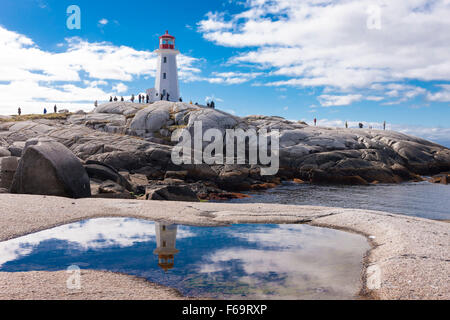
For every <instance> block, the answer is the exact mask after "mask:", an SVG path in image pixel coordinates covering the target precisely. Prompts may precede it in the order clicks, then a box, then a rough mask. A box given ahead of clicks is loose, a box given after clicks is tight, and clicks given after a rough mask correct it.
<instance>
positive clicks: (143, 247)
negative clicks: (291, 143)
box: [0, 218, 369, 299]
mask: <svg viewBox="0 0 450 320" xmlns="http://www.w3.org/2000/svg"><path fill="white" fill-rule="evenodd" d="M368 249H369V244H368V243H367V241H366V239H365V238H364V237H363V236H360V235H356V234H351V233H347V232H342V231H337V230H332V229H326V228H318V227H312V226H308V225H258V224H246V225H233V226H229V227H193V226H183V225H170V224H165V223H154V222H149V221H145V220H137V219H131V218H104V219H91V220H86V221H82V222H78V223H73V224H69V225H64V226H60V227H57V228H53V229H50V230H45V231H42V232H38V233H34V234H30V235H27V236H24V237H21V238H17V239H13V240H9V241H5V242H1V243H0V272H1V271H4V272H23V271H58V270H66V269H67V268H68V267H69V266H71V265H77V266H79V267H80V268H81V269H93V270H107V271H113V272H121V273H126V274H129V275H135V276H139V277H143V278H146V279H148V280H149V281H151V282H155V283H159V284H162V285H165V286H169V287H173V288H176V289H178V290H179V291H180V292H181V293H183V294H184V295H187V296H191V297H210V298H219V299H352V298H355V297H356V295H357V294H358V291H359V289H360V287H361V270H362V263H363V257H364V254H365V253H366V252H367V250H368ZM81 281H83V279H81ZM106 285H108V284H107V283H105V286H106Z"/></svg>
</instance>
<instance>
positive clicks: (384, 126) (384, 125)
mask: <svg viewBox="0 0 450 320" xmlns="http://www.w3.org/2000/svg"><path fill="white" fill-rule="evenodd" d="M314 126H317V118H314ZM358 127H359V128H360V129H363V128H364V124H363V123H362V122H360V123H359V124H358ZM345 128H346V129H348V122H347V121H345ZM369 129H370V130H372V126H369ZM383 130H386V121H384V122H383Z"/></svg>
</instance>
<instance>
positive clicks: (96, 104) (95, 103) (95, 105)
mask: <svg viewBox="0 0 450 320" xmlns="http://www.w3.org/2000/svg"><path fill="white" fill-rule="evenodd" d="M94 107H96V108H97V107H98V101H97V100H95V102H94Z"/></svg>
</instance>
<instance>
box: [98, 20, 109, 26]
mask: <svg viewBox="0 0 450 320" xmlns="http://www.w3.org/2000/svg"><path fill="white" fill-rule="evenodd" d="M108 22H109V21H108V19H105V18H103V19H101V20H100V21H99V22H98V23H100V24H101V25H103V26H104V25H107V24H108Z"/></svg>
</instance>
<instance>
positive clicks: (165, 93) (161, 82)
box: [150, 31, 180, 101]
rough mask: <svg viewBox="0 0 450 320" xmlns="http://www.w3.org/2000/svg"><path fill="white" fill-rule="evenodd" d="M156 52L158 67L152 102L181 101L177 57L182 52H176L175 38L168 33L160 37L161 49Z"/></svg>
mask: <svg viewBox="0 0 450 320" xmlns="http://www.w3.org/2000/svg"><path fill="white" fill-rule="evenodd" d="M155 52H156V53H157V54H158V65H157V69H156V80H155V90H154V92H153V94H152V95H150V97H151V98H152V99H151V100H153V101H157V100H167V101H179V99H180V89H179V87H178V67H177V55H178V54H179V53H180V52H179V51H178V50H175V37H174V36H171V35H170V34H169V32H168V31H166V34H165V35H163V36H161V37H159V49H158V50H156V51H155Z"/></svg>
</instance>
